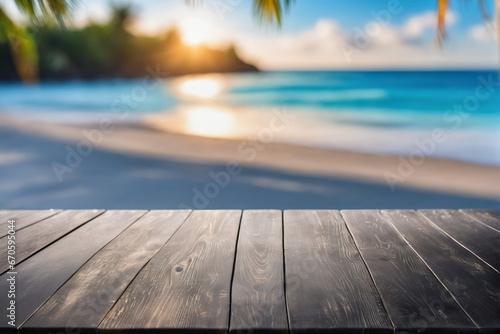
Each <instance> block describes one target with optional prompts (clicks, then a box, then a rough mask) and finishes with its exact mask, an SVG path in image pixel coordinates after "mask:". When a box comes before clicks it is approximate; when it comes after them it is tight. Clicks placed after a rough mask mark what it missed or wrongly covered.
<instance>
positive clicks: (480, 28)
mask: <svg viewBox="0 0 500 334" xmlns="http://www.w3.org/2000/svg"><path fill="white" fill-rule="evenodd" d="M467 35H468V36H469V37H470V38H471V39H472V40H474V41H475V42H479V43H494V42H495V41H496V34H495V30H494V29H493V28H492V27H489V26H487V25H486V24H478V25H476V26H473V27H471V28H470V29H469V31H468V32H467Z"/></svg>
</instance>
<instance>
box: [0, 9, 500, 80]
mask: <svg viewBox="0 0 500 334" xmlns="http://www.w3.org/2000/svg"><path fill="white" fill-rule="evenodd" d="M76 1H78V0H14V2H15V4H16V5H17V7H18V8H19V9H20V10H21V12H22V13H23V14H25V15H26V16H27V17H28V18H29V19H30V20H31V22H32V23H34V24H35V26H36V25H37V24H39V23H41V22H46V21H48V20H53V21H56V22H57V23H58V24H60V25H62V24H63V23H64V19H65V18H67V17H68V16H69V14H70V12H71V9H72V8H73V6H75V4H76ZM201 1H202V0H185V2H186V3H189V4H195V3H197V2H201ZM293 1H294V0H253V7H254V15H255V16H256V17H258V18H259V19H260V21H261V22H266V23H269V24H276V25H277V26H278V27H281V25H282V22H283V19H282V18H283V15H284V12H285V11H286V10H287V9H288V8H289V7H290V5H291V4H292V2H293ZM438 1H439V2H438V22H437V29H436V41H437V43H438V45H441V43H442V41H443V40H444V39H445V38H446V28H445V21H446V12H447V10H448V7H449V0H438ZM478 3H479V7H480V8H481V12H482V13H483V18H485V20H490V16H489V14H488V12H487V10H486V6H485V4H484V0H478ZM496 6H497V12H500V0H497V2H496ZM499 35H500V34H499ZM5 42H8V43H9V45H10V49H11V53H12V56H13V59H14V62H15V64H16V69H17V72H18V73H19V76H20V77H21V79H23V80H24V81H34V80H36V78H37V73H38V71H37V52H36V46H35V43H34V41H33V36H32V35H31V34H30V33H29V32H28V31H27V29H26V28H24V27H20V26H18V25H16V24H15V23H14V22H13V21H12V20H11V19H10V18H9V16H8V15H7V14H6V13H5V11H4V10H3V8H2V7H1V6H0V43H5Z"/></svg>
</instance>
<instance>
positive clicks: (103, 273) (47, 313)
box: [21, 210, 190, 333]
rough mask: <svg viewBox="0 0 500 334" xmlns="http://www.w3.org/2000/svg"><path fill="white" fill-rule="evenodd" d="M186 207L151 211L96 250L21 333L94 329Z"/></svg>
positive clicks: (171, 231) (181, 219) (186, 212)
mask: <svg viewBox="0 0 500 334" xmlns="http://www.w3.org/2000/svg"><path fill="white" fill-rule="evenodd" d="M189 213H190V210H182V211H181V210H179V211H150V212H148V213H146V214H145V215H144V216H142V217H141V218H140V219H139V220H138V221H137V222H135V223H134V224H132V225H131V226H130V227H129V228H128V229H126V230H125V231H124V232H123V233H121V234H120V235H118V236H117V237H116V238H115V239H114V240H112V241H111V242H110V243H109V244H107V245H106V246H105V247H104V248H103V249H101V250H100V251H99V252H98V253H97V254H95V255H94V256H93V257H92V258H91V259H90V260H89V261H88V262H87V263H85V265H84V266H83V267H81V268H80V269H79V270H78V271H77V272H76V274H75V275H74V276H73V277H71V279H70V280H69V281H68V282H66V283H65V284H64V285H63V286H62V287H61V288H60V289H59V290H58V291H57V292H56V293H55V294H54V295H53V296H52V297H51V298H50V299H49V300H48V301H47V302H46V303H45V304H44V305H43V306H42V307H41V308H40V309H39V310H38V311H37V312H36V313H35V314H34V315H33V316H32V317H31V318H30V319H29V320H28V321H27V322H26V323H25V325H23V326H22V329H21V330H22V332H23V333H51V332H54V333H56V332H64V331H65V330H67V329H70V331H71V332H74V331H75V330H77V329H78V330H79V332H80V333H95V332H96V329H97V326H98V325H99V323H100V322H101V320H102V319H103V318H104V316H105V315H106V313H107V312H108V311H109V310H110V309H111V307H112V306H113V305H114V303H115V302H116V301H117V300H118V298H119V297H120V296H121V294H122V293H123V291H125V288H126V287H127V286H128V285H129V284H130V282H131V281H132V280H133V279H134V277H135V276H136V274H137V273H138V272H139V271H140V270H141V269H142V267H143V266H144V265H145V264H146V263H147V262H148V261H149V260H150V259H151V257H152V256H153V255H154V254H156V252H157V251H158V250H160V248H161V247H163V245H164V244H165V243H166V242H167V241H168V239H170V237H171V236H172V235H173V234H174V232H175V231H176V230H177V229H178V228H179V226H180V225H181V224H182V223H183V222H184V220H185V219H186V217H187V216H188V215H189Z"/></svg>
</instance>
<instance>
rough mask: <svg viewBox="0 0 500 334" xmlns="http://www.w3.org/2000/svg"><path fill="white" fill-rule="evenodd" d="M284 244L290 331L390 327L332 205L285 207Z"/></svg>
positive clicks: (389, 330) (358, 330) (360, 330)
mask: <svg viewBox="0 0 500 334" xmlns="http://www.w3.org/2000/svg"><path fill="white" fill-rule="evenodd" d="M284 244H285V274H286V276H285V280H286V301H287V306H288V315H289V325H290V332H291V333H346V332H349V333H366V332H369V333H371V332H384V333H392V332H393V327H392V325H391V322H390V321H389V318H388V316H387V313H386V312H385V310H384V307H383V305H382V301H381V299H380V296H379V295H378V292H377V290H376V288H375V286H374V284H373V282H372V280H371V278H370V275H369V273H368V270H367V268H366V267H365V264H364V262H363V260H362V259H361V256H360V254H359V252H358V250H357V248H356V245H355V244H354V241H353V240H352V238H351V236H350V234H349V232H348V230H347V228H346V226H345V223H344V221H343V220H342V218H341V217H340V214H339V212H338V211H309V210H300V211H299V210H291V211H285V214H284Z"/></svg>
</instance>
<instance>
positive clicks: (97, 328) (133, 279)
mask: <svg viewBox="0 0 500 334" xmlns="http://www.w3.org/2000/svg"><path fill="white" fill-rule="evenodd" d="M172 211H177V210H172ZM148 212H150V211H148ZM192 213H193V210H191V211H190V212H189V214H188V215H187V216H186V218H184V220H183V221H182V223H181V224H180V225H179V226H178V227H177V228H176V229H175V231H174V233H172V235H171V236H170V238H168V240H167V241H165V243H164V244H163V246H161V247H160V248H158V250H157V251H156V252H155V253H154V254H153V255H152V256H151V257H150V258H149V260H148V261H147V262H146V263H144V265H143V266H142V267H141V269H139V271H137V273H136V274H135V275H134V277H133V278H132V279H131V280H130V282H129V283H128V284H127V286H126V287H125V289H123V291H122V293H120V296H118V298H116V301H115V303H114V304H113V305H112V306H111V307H110V308H109V310H108V312H106V314H105V315H104V316H103V317H102V319H101V320H100V321H99V323H98V324H97V326H96V328H95V331H96V333H99V326H100V325H101V324H102V322H103V321H104V319H106V317H107V316H108V314H109V313H110V312H111V310H112V309H113V307H115V305H116V303H118V301H119V300H120V298H122V296H123V294H124V293H125V291H127V289H128V288H129V286H130V285H131V284H132V282H134V281H135V279H136V278H137V276H139V274H140V273H141V271H142V270H143V269H144V268H145V267H146V266H147V265H148V263H149V262H151V260H152V259H153V258H154V257H155V256H156V254H158V252H159V251H160V250H162V249H163V247H165V245H166V244H167V243H168V242H169V241H170V239H172V237H173V236H174V235H175V233H177V231H178V230H179V229H180V228H181V226H182V225H184V223H185V222H186V220H188V218H189V216H191V214H192ZM132 225H133V224H131V225H130V226H132ZM124 232H125V231H124ZM120 234H121V233H120Z"/></svg>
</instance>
